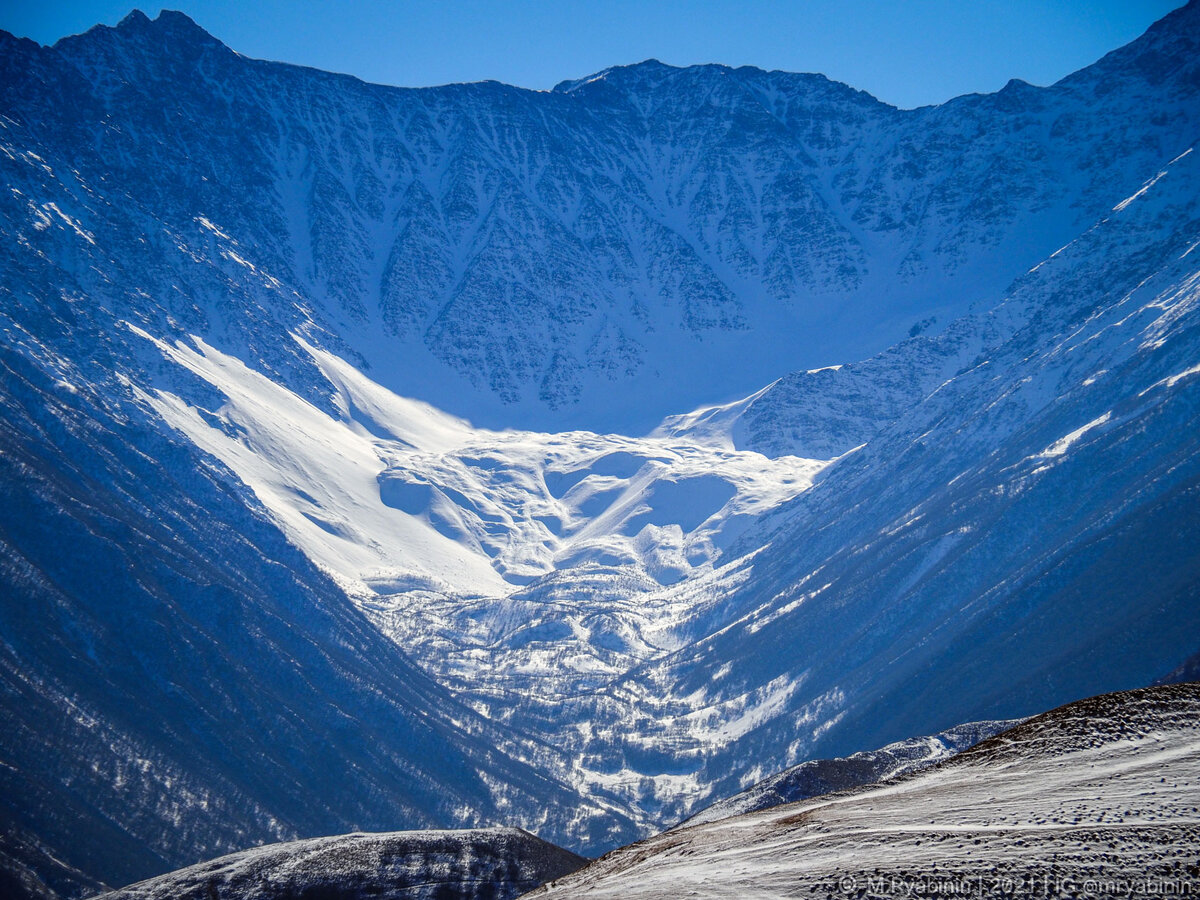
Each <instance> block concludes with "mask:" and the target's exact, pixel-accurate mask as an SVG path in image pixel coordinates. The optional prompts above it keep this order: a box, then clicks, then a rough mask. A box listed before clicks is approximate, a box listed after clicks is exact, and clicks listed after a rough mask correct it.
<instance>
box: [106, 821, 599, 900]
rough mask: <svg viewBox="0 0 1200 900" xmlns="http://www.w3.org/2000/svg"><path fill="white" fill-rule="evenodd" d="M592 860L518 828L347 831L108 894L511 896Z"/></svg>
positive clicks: (150, 898) (320, 898) (247, 899)
mask: <svg viewBox="0 0 1200 900" xmlns="http://www.w3.org/2000/svg"><path fill="white" fill-rule="evenodd" d="M586 863H587V860H586V859H584V858H583V857H581V856H576V855H575V854H574V853H571V852H569V851H567V850H563V849H562V848H561V847H556V846H554V845H553V844H548V843H546V842H545V841H543V840H539V839H538V838H536V837H534V836H533V835H531V834H529V833H528V832H525V831H521V830H519V829H516V828H482V829H476V830H473V831H423V832H422V831H401V832H394V833H391V834H347V835H341V836H339V837H328V838H313V839H310V840H306V841H292V842H290V843H286V844H269V845H267V846H264V847H256V848H254V849H253V850H244V851H242V852H240V853H233V854H230V855H229V856H223V857H221V858H220V859H214V860H212V861H210V862H206V863H201V864H200V865H196V866H190V867H189V868H187V869H181V870H180V871H178V872H171V873H169V874H167V875H161V876H159V877H158V878H154V879H151V880H150V881H144V882H142V883H140V884H135V885H131V886H130V887H127V888H124V889H122V890H119V891H113V892H111V893H107V894H103V895H102V896H103V897H104V898H105V900H212V898H219V900H368V898H371V900H376V898H377V900H511V898H513V897H517V896H520V895H521V894H524V893H526V892H527V891H530V890H532V889H534V888H536V887H539V886H540V885H542V884H544V883H545V882H547V881H552V880H554V879H556V878H561V877H562V876H564V875H568V874H570V873H571V872H574V871H575V870H576V869H579V868H580V867H581V866H583V865H585V864H586Z"/></svg>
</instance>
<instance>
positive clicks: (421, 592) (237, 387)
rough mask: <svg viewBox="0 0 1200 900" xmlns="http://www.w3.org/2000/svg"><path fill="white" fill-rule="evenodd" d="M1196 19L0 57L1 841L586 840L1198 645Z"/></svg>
mask: <svg viewBox="0 0 1200 900" xmlns="http://www.w3.org/2000/svg"><path fill="white" fill-rule="evenodd" d="M1198 44H1200V3H1196V2H1193V3H1190V4H1189V5H1188V6H1187V7H1185V8H1183V9H1180V10H1177V11H1176V12H1174V13H1172V14H1171V15H1169V16H1167V17H1166V18H1165V19H1163V20H1162V21H1161V22H1159V23H1158V24H1156V25H1155V26H1153V27H1152V28H1151V29H1150V31H1148V32H1147V34H1146V35H1145V36H1143V37H1142V38H1141V39H1139V40H1138V41H1136V42H1134V43H1133V44H1131V45H1129V46H1128V47H1125V48H1122V49H1120V50H1117V51H1115V52H1114V53H1112V54H1110V55H1109V56H1107V57H1105V58H1104V59H1103V60H1100V61H1099V62H1098V63H1096V64H1095V65H1093V66H1091V67H1089V68H1087V69H1085V70H1082V71H1081V72H1079V73H1076V74H1075V75H1072V76H1070V77H1068V78H1066V79H1064V80H1063V81H1062V82H1060V83H1058V84H1056V85H1053V86H1051V87H1048V88H1035V87H1032V86H1030V85H1025V84H1023V83H1020V82H1013V83H1011V84H1010V85H1008V86H1007V87H1006V88H1005V89H1004V90H1002V91H1000V92H998V93H997V94H994V95H987V96H968V97H963V98H959V99H957V100H954V101H951V102H949V103H946V104H943V105H942V106H938V107H931V108H925V109H919V110H908V111H905V110H897V109H894V108H891V107H888V106H886V105H884V104H881V103H879V102H877V101H875V100H873V99H872V98H870V97H869V96H867V95H865V94H862V93H860V92H856V91H853V90H851V89H850V88H847V87H845V86H843V85H837V84H834V83H832V82H829V81H827V80H826V79H824V78H821V77H820V76H815V75H792V74H787V73H779V72H771V73H767V72H761V71H758V70H754V69H748V68H743V69H737V70H731V69H728V68H725V67H721V66H699V67H693V68H688V69H674V68H671V67H668V66H663V65H661V64H659V63H655V62H647V63H644V64H641V65H638V66H631V67H624V68H617V69H612V70H609V71H606V72H603V73H600V74H598V75H596V76H595V77H592V78H588V79H583V80H581V81H578V82H569V83H564V84H563V85H560V86H559V87H558V88H556V89H555V90H554V91H551V92H530V91H522V90H518V89H515V88H509V87H506V86H503V85H497V84H492V83H483V84H475V85H453V86H447V87H444V88H433V89H421V90H403V89H396V88H387V87H381V86H376V85H367V84H363V83H361V82H358V81H356V80H354V79H351V78H347V77H343V76H336V75H330V74H327V73H322V72H316V71H312V70H306V69H300V68H297V67H292V66H287V65H283V64H278V63H267V62H261V61H256V60H251V59H247V58H245V57H242V56H240V55H239V54H237V53H235V52H234V51H232V50H230V49H228V48H226V47H224V46H223V45H221V44H220V43H219V42H217V41H215V40H214V39H213V38H211V37H210V36H208V35H207V34H205V33H204V32H203V31H202V30H200V29H199V28H197V27H196V26H195V25H194V24H193V23H191V22H190V21H189V20H188V19H187V18H186V17H184V16H182V15H180V14H178V13H170V12H164V13H163V14H161V15H160V16H159V18H158V19H156V20H154V21H151V20H149V19H147V18H146V17H145V16H142V15H141V14H140V13H135V14H133V15H131V16H130V17H129V18H127V19H126V20H125V21H123V22H122V23H121V24H120V25H119V26H117V27H116V28H104V27H98V28H95V29H93V30H91V31H89V32H88V33H86V34H84V35H80V36H77V37H73V38H68V39H64V40H63V41H61V42H59V43H58V44H57V45H55V46H54V47H39V46H37V45H36V44H33V43H32V42H29V41H19V40H16V39H14V38H11V37H10V36H7V35H3V34H0V46H2V51H3V52H0V171H3V174H4V179H5V185H4V190H3V191H0V237H2V239H0V273H2V278H0V333H2V334H3V340H2V341H0V364H2V365H3V372H4V378H3V380H2V382H0V410H2V415H3V420H4V423H5V426H6V427H5V428H3V429H0V470H2V472H3V474H2V475H0V491H3V503H2V504H0V510H2V511H0V584H2V585H3V588H2V589H0V598H2V599H3V602H2V603H0V617H2V618H0V638H3V640H2V641H0V679H2V683H3V685H4V691H3V692H0V703H2V704H3V715H4V721H5V722H6V723H8V725H9V727H7V728H6V729H5V730H4V736H3V737H0V762H3V765H0V783H2V784H3V786H4V787H3V791H2V792H0V810H2V815H3V817H4V827H3V836H2V837H0V840H2V841H3V843H2V844H0V852H2V853H3V855H4V857H5V858H6V859H7V860H8V864H7V865H8V868H7V869H6V871H7V872H10V873H16V874H15V875H13V876H12V877H14V878H16V879H18V880H19V881H21V883H32V882H30V881H29V879H31V878H32V879H41V880H42V881H44V882H45V883H46V884H48V885H49V886H50V887H51V888H53V889H55V890H60V891H61V892H63V893H65V894H72V893H76V894H77V893H79V892H80V891H82V890H84V889H86V888H98V887H100V886H101V885H102V884H107V885H116V884H124V883H128V882H131V881H134V880H136V879H138V878H142V877H146V876H149V875H152V874H155V873H158V872H161V871H165V870H167V869H170V868H176V867H179V866H182V865H187V864H190V863H194V862H197V861H198V860H200V859H204V858H209V857H212V856H214V855H216V854H219V853H222V852H227V851H230V850H234V849H240V848H242V847H245V846H248V845H251V844H253V843H258V842H264V841H279V840H287V839H292V838H299V837H309V836H312V835H317V834H330V833H336V832H344V831H350V830H354V829H370V830H379V831H385V830H394V829H399V828H417V827H471V826H477V825H488V824H496V823H509V824H514V825H518V826H520V827H523V828H527V829H529V830H531V831H536V832H538V833H539V834H541V835H542V836H544V837H547V838H549V839H551V840H554V841H556V842H559V843H562V844H564V845H565V846H569V847H571V848H573V849H575V850H581V851H584V852H588V853H589V854H595V853H598V852H600V851H602V850H606V849H609V848H611V847H613V846H616V845H618V844H621V843H624V842H627V841H628V840H631V839H633V838H635V837H637V836H640V835H643V834H647V833H650V832H652V831H655V830H658V829H660V828H661V827H663V826H664V825H667V824H670V823H671V822H675V821H679V820H680V819H681V818H683V817H685V816H686V815H688V814H690V813H692V812H694V811H696V810H697V809H699V808H701V807H702V806H703V805H705V804H707V803H711V802H713V801H716V800H719V799H721V798H723V797H727V796H730V795H733V794H736V793H737V792H739V791H741V790H742V789H744V788H746V787H748V786H749V785H751V784H753V783H755V782H757V781H758V780H759V779H761V778H762V777H764V776H766V775H768V774H770V773H773V772H777V771H779V770H781V769H783V768H785V767H787V766H791V765H794V764H796V763H798V762H801V761H802V760H805V759H810V758H814V757H817V756H826V757H829V756H844V755H848V754H851V753H853V752H855V751H858V750H861V749H863V748H865V747H878V746H881V745H883V744H886V743H888V742H891V741H895V740H898V739H901V738H905V737H908V736H909V735H913V734H931V733H935V732H937V731H939V730H940V729H945V728H947V727H949V726H951V725H953V724H954V723H957V722H963V721H970V720H976V719H984V718H1000V717H1011V716H1024V715H1029V714H1032V713H1034V712H1037V711H1039V710H1041V709H1045V708H1048V707H1050V706H1052V705H1055V704H1057V703H1061V702H1064V701H1067V700H1070V699H1072V698H1075V697H1079V696H1085V695H1089V694H1094V693H1098V692H1100V691H1105V690H1113V689H1119V688H1127V687H1132V686H1135V685H1140V684H1146V683H1149V682H1151V681H1152V680H1154V679H1156V678H1159V677H1161V676H1163V675H1165V674H1166V673H1168V672H1170V671H1172V670H1174V669H1176V668H1177V667H1178V666H1180V665H1181V663H1183V662H1184V660H1186V659H1188V658H1189V657H1191V656H1192V655H1193V654H1195V652H1196V650H1197V645H1200V639H1198V635H1200V627H1198V626H1200V602H1197V601H1198V600H1200V597H1197V590H1198V588H1197V585H1198V584H1200V577H1197V576H1198V575H1200V571H1198V570H1200V558H1198V556H1197V549H1196V547H1197V542H1196V541H1195V540H1194V536H1195V534H1197V533H1200V521H1198V516H1197V513H1198V510H1200V506H1198V505H1197V502H1196V501H1197V492H1198V491H1200V482H1198V474H1200V473H1198V472H1197V465H1198V462H1197V461H1198V460H1200V453H1198V452H1197V451H1198V450H1200V448H1198V447H1197V445H1196V439H1197V438H1196V436H1197V435H1198V434H1200V429H1198V428H1197V425H1198V424H1200V423H1198V422H1197V420H1196V410H1197V408H1198V407H1197V399H1196V391H1197V390H1198V389H1200V378H1198V377H1197V376H1198V375H1200V329H1198V327H1197V322H1198V320H1197V298H1198V297H1200V268H1198V262H1200V253H1196V252H1193V251H1194V250H1195V248H1196V247H1197V246H1198V244H1200V172H1198V171H1197V167H1198V166H1200V157H1198V156H1197V155H1196V154H1194V153H1193V152H1192V150H1191V148H1192V146H1193V145H1194V143H1195V139H1196V137H1197V134H1198V131H1200V127H1198V126H1200V100H1198V96H1197V91H1198V88H1200V63H1198V62H1197V60H1200V46H1198Z"/></svg>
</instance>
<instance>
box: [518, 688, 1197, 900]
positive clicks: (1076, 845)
mask: <svg viewBox="0 0 1200 900" xmlns="http://www.w3.org/2000/svg"><path fill="white" fill-rule="evenodd" d="M1197 722H1200V687H1198V686H1197V685H1195V684H1187V685H1175V686H1170V687H1164V688H1153V689H1146V690H1140V691H1130V692H1127V693H1124V694H1109V695H1105V696H1101V697H1096V698H1093V699H1091V700H1085V701H1080V702H1078V703H1073V704H1070V705H1069V706H1065V707H1062V708H1060V709H1057V710H1053V711H1051V712H1048V713H1045V714H1043V715H1039V716H1036V717H1034V718H1033V719H1031V720H1029V721H1028V722H1026V723H1024V724H1023V725H1020V726H1018V727H1016V728H1013V729H1011V730H1010V731H1006V732H1004V733H1003V734H1001V735H999V736H997V737H994V738H992V739H991V740H988V741H985V742H984V743H982V744H979V745H978V746H976V747H974V748H973V749H971V750H968V751H966V752H965V753H962V754H959V755H958V756H955V757H954V758H952V759H950V760H949V761H947V762H945V763H943V764H941V765H939V766H936V767H934V768H932V769H926V770H924V771H921V772H918V773H916V774H913V775H909V776H906V777H903V778H900V779H897V780H894V781H885V782H881V783H879V784H875V785H871V786H869V787H864V788H859V789H856V790H852V791H845V792H841V793H835V794H828V795H825V796H822V797H818V798H814V799H811V800H805V801H802V802H800V803H794V804H789V805H786V806H781V807H774V808H772V809H769V810H765V811H762V812H755V813H750V814H747V815H742V816H737V817H735V818H732V819H722V820H720V821H717V822H710V823H707V824H702V825H698V826H696V827H694V828H683V829H679V830H675V831H670V832H667V833H666V834H662V835H658V836H656V837H653V838H650V839H649V840H646V841H642V842H640V843H638V844H634V845H632V846H630V847H626V848H623V849H621V850H619V851H617V852H615V853H611V854H609V855H608V856H606V857H604V858H603V859H601V860H598V861H597V862H595V863H593V864H592V865H590V866H588V867H587V868H585V869H583V870H581V871H580V872H578V873H576V874H575V875H573V876H569V877H567V878H565V879H562V880H561V881H559V882H556V883H555V884H553V885H548V886H547V887H545V888H542V889H541V890H539V891H535V892H534V893H532V894H530V895H529V896H530V897H596V898H600V897H621V898H636V897H654V898H658V897H665V896H670V897H714V898H715V897H801V896H803V897H810V896H814V897H829V898H834V897H845V896H872V897H902V896H912V895H921V896H936V897H948V896H962V895H963V894H967V895H970V896H980V895H982V896H1003V897H1020V898H1027V897H1059V896H1072V895H1074V896H1085V897H1128V896H1131V895H1140V894H1151V895H1153V894H1175V895H1183V896H1186V895H1187V893H1188V892H1194V891H1195V890H1196V885H1197V882H1198V881H1200V869H1198V868H1197V866H1196V858H1195V848H1196V846H1197V840H1198V838H1200V811H1198V810H1197V808H1196V781H1197V777H1200V732H1198V731H1197V727H1196V726H1197Z"/></svg>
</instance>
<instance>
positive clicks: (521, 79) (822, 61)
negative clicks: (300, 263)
mask: <svg viewBox="0 0 1200 900" xmlns="http://www.w3.org/2000/svg"><path fill="white" fill-rule="evenodd" d="M1182 3H1183V0H736V2H734V0H707V2H682V0H661V2H655V0H641V2H634V0H591V2H580V0H510V2H496V0H392V2H387V0H174V2H170V3H168V4H167V8H169V9H180V10H182V11H183V12H185V13H187V14H188V15H189V16H191V17H192V18H193V19H195V20H196V21H197V22H198V23H200V25H201V26H203V27H204V28H205V29H206V30H207V31H209V32H210V33H212V34H213V35H215V36H216V37H218V38H220V39H221V40H222V41H224V42H225V43H226V44H228V45H229V46H230V47H232V48H233V49H235V50H237V51H239V52H241V53H243V54H246V55H247V56H255V57H261V58H265V59H279V60H285V61H287V62H293V63H300V64H302V65H308V66H316V67H318V68H321V69H329V70H332V71H336V72H347V73H350V74H352V75H357V76H358V77H360V78H364V79H366V80H368V81H377V82H382V83H385V84H397V85H408V86H419V85H430V84H445V83H447V82H454V81H480V80H483V79H487V78H494V79H496V80H498V81H504V82H507V83H509V84H516V85H520V86H522V87H529V88H538V89H545V88H550V87H553V86H554V85H555V84H557V83H558V82H559V81H561V80H564V79H567V78H578V77H580V76H583V75H587V74H591V73H592V72H596V71H599V70H600V69H604V68H607V67H608V66H611V65H618V64H624V63H632V62H640V61H641V60H643V59H647V58H650V57H654V58H657V59H660V60H662V61H663V62H666V63H671V64H673V65H689V64H692V63H706V62H719V63H726V64H728V65H734V66H737V65H747V64H748V65H755V66H759V67H761V68H766V69H785V70H788V71H793V72H822V73H824V74H825V75H828V76H829V77H830V78H834V79H836V80H838V81H845V82H847V83H849V84H852V85H854V86H855V87H858V88H862V89H863V90H867V91H870V92H871V93H872V94H874V95H875V96H877V97H879V98H880V99H882V100H886V101H887V102H889V103H893V104H896V105H898V106H904V107H908V106H919V105H922V104H926V103H939V102H941V101H943V100H947V99H949V98H950V97H954V96H957V95H959V94H964V93H969V92H973V91H994V90H998V89H999V88H1000V87H1002V86H1003V85H1004V83H1005V82H1006V81H1008V79H1009V78H1023V79H1024V80H1026V81H1030V82H1033V83H1034V84H1049V83H1051V82H1053V81H1056V80H1057V79H1059V78H1061V77H1062V76H1064V75H1066V74H1068V73H1070V72H1073V71H1075V70H1076V69H1078V68H1080V67H1082V66H1085V65H1087V64H1088V63H1090V62H1093V61H1094V60H1096V59H1098V58H1099V57H1101V56H1103V55H1104V54H1105V53H1107V52H1108V51H1109V50H1113V49H1115V48H1117V47H1119V46H1121V45H1122V44H1125V43H1128V42H1129V41H1130V40H1132V39H1133V38H1135V37H1137V36H1138V35H1139V34H1141V33H1142V32H1143V31H1145V30H1146V28H1147V27H1148V26H1149V25H1150V24H1151V23H1152V22H1154V21H1155V20H1156V19H1158V18H1160V17H1162V16H1163V15H1164V14H1166V13H1167V12H1169V11H1170V10H1171V9H1174V8H1175V7H1177V6H1181V5H1182ZM132 8H133V4H132V3H131V2H129V0H125V2H113V0H78V2H59V0H41V2H39V0H0V28H3V29H4V30H6V31H10V32H13V33H14V34H18V35H21V36H23V37H31V38H33V39H34V40H36V41H39V42H41V43H43V44H47V43H53V42H54V41H55V40H57V39H58V38H60V37H62V36H63V35H66V34H74V33H77V32H80V31H84V30H86V29H87V28H88V27H90V26H91V25H94V24H96V23H105V24H109V25H112V24H116V22H118V21H119V20H120V19H121V18H122V17H123V16H124V15H125V14H126V13H128V12H129V11H130V9H132ZM139 8H140V9H142V10H143V11H144V12H145V13H147V14H148V15H150V16H152V17H153V16H155V15H157V14H158V11H159V10H160V9H161V8H162V6H160V5H157V4H143V5H141V6H140V7H139Z"/></svg>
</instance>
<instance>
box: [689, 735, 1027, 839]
mask: <svg viewBox="0 0 1200 900" xmlns="http://www.w3.org/2000/svg"><path fill="white" fill-rule="evenodd" d="M1017 724H1019V723H1018V722H1017V721H1016V720H1015V719H1007V720H1000V721H992V722H968V723H967V724H965V725H956V726H955V727H954V728H951V729H948V730H947V731H943V732H942V733H940V734H934V735H929V736H928V737H915V738H908V739H907V740H903V741H897V742H895V743H894V744H888V745H887V746H886V747H880V748H879V749H878V750H863V751H860V752H858V753H855V754H854V755H852V756H845V757H842V758H840V759H810V760H808V761H807V762H802V763H800V765H798V766H792V768H790V769H784V770H783V771H782V772H779V773H776V774H775V775H771V776H770V777H768V778H764V779H763V780H762V781H760V782H759V783H758V784H756V785H754V787H752V788H750V789H749V790H746V791H743V792H742V793H740V794H735V795H734V796H732V797H729V798H726V799H725V800H721V801H718V802H717V803H714V804H713V805H712V806H709V807H705V808H704V809H702V810H700V812H698V813H696V814H695V815H694V816H692V817H690V818H689V819H687V820H686V821H685V822H684V823H683V824H682V825H680V826H679V827H681V828H688V827H691V826H693V825H704V824H706V823H708V822H716V821H718V820H720V819H728V818H729V817H731V816H738V815H742V814H744V813H751V812H757V811H758V810H760V809H770V808H771V807H774V806H782V805H784V804H785V803H795V802H797V801H800V800H807V799H808V798H810V797H818V796H820V795H821V794H832V793H834V792H835V791H845V790H849V789H850V788H855V787H858V786H859V785H863V784H871V783H873V782H876V781H890V780H892V779H893V778H899V777H900V776H901V775H907V774H909V773H910V772H919V771H920V770H921V769H927V768H929V767H930V766H934V765H937V764H938V763H940V762H944V761H945V760H947V759H949V758H950V757H951V756H954V755H955V754H957V753H961V752H963V751H964V750H967V749H968V748H970V747H973V746H975V745H976V744H978V743H979V742H980V741H984V740H987V739H988V738H990V737H992V736H993V735H996V734H999V733H1000V732H1001V731H1007V730H1008V729H1009V728H1012V727H1014V726H1015V725H1017Z"/></svg>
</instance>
